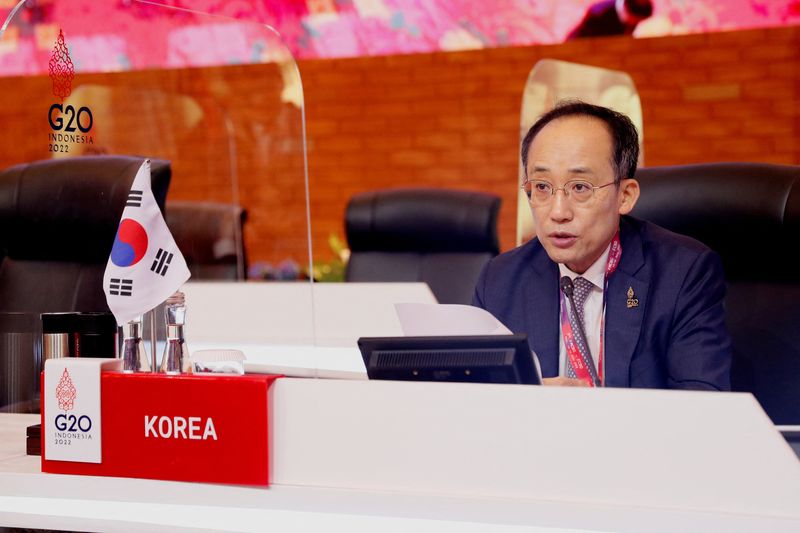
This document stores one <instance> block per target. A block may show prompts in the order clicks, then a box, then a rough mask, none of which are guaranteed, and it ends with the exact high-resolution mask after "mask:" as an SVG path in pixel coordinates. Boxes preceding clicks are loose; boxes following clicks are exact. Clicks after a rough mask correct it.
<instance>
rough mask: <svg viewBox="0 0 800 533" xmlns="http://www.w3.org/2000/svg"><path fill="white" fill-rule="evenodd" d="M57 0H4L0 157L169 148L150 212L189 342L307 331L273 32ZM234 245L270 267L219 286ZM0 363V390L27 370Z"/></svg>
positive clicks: (286, 113) (293, 93)
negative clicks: (177, 290)
mask: <svg viewBox="0 0 800 533" xmlns="http://www.w3.org/2000/svg"><path fill="white" fill-rule="evenodd" d="M71 4H72V2H70V0H59V1H58V2H54V3H52V4H48V12H47V13H46V16H43V15H42V13H41V10H40V8H41V6H40V5H39V4H38V3H35V2H29V3H27V4H26V3H25V2H20V3H19V4H18V5H16V6H14V8H13V9H9V10H8V11H7V12H6V13H7V17H8V20H7V21H6V23H5V25H4V27H5V31H4V36H1V37H0V61H2V62H3V64H4V65H12V66H13V65H18V66H19V69H18V70H19V73H20V74H24V75H26V77H25V78H24V79H23V78H20V79H19V80H10V79H6V80H5V81H4V80H2V79H0V87H24V88H25V94H24V95H20V94H6V95H5V98H4V101H5V102H19V103H20V105H19V122H20V124H22V123H23V122H24V123H25V127H24V128H22V131H24V132H25V134H24V138H23V139H20V142H19V143H17V145H16V146H15V147H14V148H13V149H12V148H10V147H9V146H6V147H5V149H3V148H0V169H5V168H8V167H10V166H12V165H15V164H21V163H27V162H32V161H38V160H46V159H67V158H85V157H92V156H96V155H133V156H141V157H146V158H152V159H160V160H166V161H169V162H170V165H171V170H172V178H171V183H170V187H169V192H168V195H167V202H166V219H167V223H168V225H170V229H171V231H172V233H173V235H174V236H175V239H176V242H177V244H178V246H179V248H181V251H182V252H183V255H184V257H185V258H186V260H187V264H188V265H189V267H190V270H192V272H193V273H194V275H193V277H192V279H190V281H189V283H188V284H187V285H186V286H185V288H186V291H185V292H186V294H187V301H186V305H187V327H186V331H187V342H188V345H189V348H190V350H191V351H194V350H195V349H199V348H221V347H236V346H232V345H237V344H238V345H240V346H246V347H250V348H253V347H255V346H266V345H270V344H272V345H286V346H295V347H299V346H313V345H314V344H315V338H316V335H315V329H314V300H313V290H312V284H313V280H312V279H311V276H310V275H309V274H310V273H311V271H312V257H311V254H312V246H311V241H310V238H311V231H310V213H309V206H310V202H309V183H308V171H307V168H308V167H307V161H306V138H305V112H304V107H303V106H304V98H303V87H302V82H301V79H300V73H299V69H298V67H297V64H296V62H295V60H294V58H293V57H292V54H291V52H290V51H289V49H288V48H287V47H286V46H285V45H284V43H283V41H282V39H281V37H280V35H279V34H278V33H277V32H276V31H275V30H274V29H273V28H271V27H269V26H266V25H264V24H260V23H258V22H255V21H249V20H241V19H233V18H228V17H224V16H219V15H212V14H207V13H202V12H199V11H191V10H187V9H181V8H177V7H175V6H172V5H162V4H160V3H158V2H143V1H139V0H131V2H129V3H128V4H127V6H126V8H125V10H124V11H123V13H122V15H119V13H120V11H119V8H118V6H117V8H116V11H115V13H116V14H117V16H116V17H105V18H103V16H102V14H103V10H104V7H103V4H104V3H103V2H99V3H97V6H98V7H97V10H98V12H97V13H79V12H76V11H75V10H74V9H73V6H72V5H71ZM2 15H3V12H0V17H2ZM120 16H121V17H122V18H120ZM34 22H35V24H34ZM98 25H99V26H100V27H101V28H102V27H103V26H105V27H107V31H102V29H101V30H98ZM12 70H13V68H12ZM12 82H14V83H12ZM15 84H16V85H15ZM14 126H15V125H14V124H10V125H8V127H14ZM228 208H229V209H230V210H231V211H230V212H229V213H228V212H227V211H226V210H227V209H228ZM238 208H241V209H242V210H243V211H244V213H245V215H241V214H240V213H241V212H240V211H237V210H236V209H238ZM230 213H233V214H232V215H231V214H230ZM229 215H230V216H229ZM215 217H216V218H215ZM243 218H244V219H245V220H246V222H245V223H244V231H242V226H241V220H242V219H243ZM223 219H224V220H223ZM0 231H6V229H4V228H0ZM109 244H110V243H109ZM0 257H1V256H0ZM245 259H246V260H247V262H249V263H250V265H263V264H272V265H280V267H279V268H272V269H270V268H262V269H250V274H251V277H252V276H255V277H256V278H259V279H258V280H256V279H250V280H248V283H226V284H225V285H224V286H223V285H222V283H221V282H223V281H243V280H244V278H245V275H246V273H247V270H248V269H247V267H248V265H247V264H246V263H245ZM226 261H227V263H226ZM203 262H208V263H211V264H215V263H220V262H221V264H223V265H227V266H229V267H230V268H227V270H226V269H224V268H206V269H203V268H201V267H203ZM195 263H196V264H195ZM198 265H199V266H198ZM195 266H197V267H198V268H194V267H195ZM275 272H279V275H274V273H275ZM264 278H279V280H278V281H275V280H274V279H271V281H269V282H268V281H266V280H265V279H264ZM195 296H196V298H195ZM0 297H2V295H0ZM73 310H74V309H65V311H73ZM48 311H53V310H52V309H51V310H48ZM12 318H14V317H12ZM193 318H194V319H196V320H193ZM158 321H159V323H160V322H162V321H163V316H158ZM6 322H9V323H12V322H14V323H16V322H19V321H15V320H11V319H9V321H6ZM217 332H219V333H217ZM144 338H145V339H147V335H145V337H144ZM15 339H16V337H15ZM14 342H16V340H15V341H14ZM148 350H150V348H149V347H148ZM4 351H6V352H8V350H5V349H4ZM156 351H157V355H158V358H159V359H160V357H161V349H160V347H157V350H156ZM256 351H257V350H256ZM2 356H3V357H4V358H6V357H7V354H3V355H2ZM248 356H249V354H248ZM257 357H258V356H257V355H256V358H257ZM15 364H16V363H15ZM9 365H10V363H9V364H6V365H5V366H4V367H3V368H4V377H3V379H4V381H5V384H4V386H5V387H6V388H7V389H8V388H9V387H11V386H12V385H11V384H12V383H13V384H14V385H13V386H14V387H16V386H17V385H16V383H17V382H18V381H20V380H29V378H28V377H27V374H25V375H24V376H23V375H21V374H20V373H19V372H16V371H14V370H12V371H11V372H16V374H17V375H16V376H12V375H9V374H8V373H7V371H8V368H12V366H13V365H12V366H9ZM14 368H16V367H14ZM28 387H29V388H30V389H31V390H32V387H33V385H32V384H30V385H28ZM9 390H10V389H9ZM15 390H16V389H15ZM16 396H18V395H16V393H15V400H19V398H16ZM7 403H9V402H7Z"/></svg>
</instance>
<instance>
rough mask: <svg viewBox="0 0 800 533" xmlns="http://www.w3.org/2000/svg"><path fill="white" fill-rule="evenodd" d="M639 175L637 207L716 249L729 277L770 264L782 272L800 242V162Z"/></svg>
mask: <svg viewBox="0 0 800 533" xmlns="http://www.w3.org/2000/svg"><path fill="white" fill-rule="evenodd" d="M636 178H637V179H638V181H639V184H640V185H641V190H642V194H641V197H640V198H639V201H638V203H637V205H636V208H635V209H634V211H633V213H632V214H633V215H634V216H637V217H639V218H643V219H646V220H649V221H651V222H654V223H656V224H658V225H660V226H663V227H665V228H667V229H669V230H671V231H674V232H676V233H682V234H684V235H688V236H690V237H693V238H695V239H697V240H699V241H701V242H703V243H704V244H705V245H707V246H708V247H710V248H712V249H713V250H715V251H716V252H717V253H719V254H720V255H721V256H722V259H723V262H724V263H725V270H726V274H727V276H728V278H729V279H731V278H749V277H751V276H752V274H753V273H754V272H763V271H764V269H765V268H767V269H769V270H771V271H772V272H775V274H776V275H779V274H778V271H779V270H781V269H783V268H785V267H786V266H787V265H788V264H790V261H789V258H790V256H793V255H794V253H795V252H794V250H795V249H796V248H797V244H798V243H799V241H800V236H799V235H800V234H798V231H800V185H798V184H800V166H788V165H770V164H763V163H709V164H697V165H681V166H668V167H651V168H641V169H639V170H638V171H637V173H636ZM784 274H788V272H784ZM773 279H774V278H773Z"/></svg>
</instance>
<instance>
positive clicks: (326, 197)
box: [0, 27, 800, 261]
mask: <svg viewBox="0 0 800 533" xmlns="http://www.w3.org/2000/svg"><path fill="white" fill-rule="evenodd" d="M542 58H553V59H562V60H566V61H573V62H578V63H585V64H590V65H595V66H600V67H606V68H612V69H617V70H625V71H627V72H628V73H629V74H630V75H631V77H632V78H633V80H634V82H635V83H636V85H637V87H638V89H639V93H640V95H641V99H642V106H643V113H644V140H645V142H644V144H645V155H646V162H647V164H648V165H649V166H653V165H668V164H680V163H693V162H708V161H764V162H773V163H786V164H800V89H799V88H800V71H798V67H799V66H800V27H790V28H777V29H767V30H750V31H740V32H732V33H713V34H704V35H689V36H680V37H666V38H657V39H630V38H624V37H620V38H607V39H592V40H583V41H576V42H571V43H565V44H562V45H556V46H542V47H522V48H504V49H494V50H481V51H473V52H459V53H436V54H420V55H408V56H391V57H376V58H357V59H337V60H318V61H304V62H301V63H300V71H301V74H302V76H303V84H304V88H305V102H306V116H307V129H308V143H309V144H308V146H309V151H308V156H309V171H310V177H311V188H312V193H311V205H312V211H313V213H312V225H313V238H314V242H315V246H314V248H315V255H316V256H318V257H319V258H326V257H330V251H329V250H328V246H327V242H326V241H327V237H328V235H329V234H331V233H338V234H340V235H343V233H344V229H343V226H342V220H343V216H344V208H345V204H346V202H347V200H348V198H350V196H351V195H352V194H354V193H357V192H359V191H363V190H367V189H375V188H385V187H395V186H436V187H454V188H463V189H475V190H484V191H489V192H493V193H495V194H498V195H500V196H501V197H502V198H503V209H502V210H501V217H500V225H499V226H500V227H499V230H500V235H501V244H502V247H503V248H504V249H508V248H510V247H511V246H513V242H514V234H515V227H514V225H515V220H516V213H515V208H516V203H515V202H516V196H515V194H516V179H517V177H516V172H517V143H518V129H519V111H520V104H521V95H522V89H523V87H524V84H525V81H526V78H527V76H528V73H529V71H530V69H531V68H532V66H533V65H534V64H535V63H536V61H538V60H539V59H542ZM270 68H272V67H270V66H249V67H232V68H231V69H230V70H225V71H223V70H221V69H191V70H183V71H146V72H133V73H123V74H108V75H94V76H82V77H81V81H82V82H83V83H86V82H89V81H93V82H96V83H110V84H120V85H127V86H131V85H135V86H137V87H145V88H147V87H161V88H166V89H167V90H171V91H177V92H181V93H183V94H191V95H194V96H196V97H197V98H198V99H199V101H201V103H202V102H204V101H205V100H204V98H205V99H208V98H211V99H216V100H217V101H220V102H221V103H222V106H223V107H224V109H225V113H227V116H228V117H229V118H230V120H231V121H232V123H233V124H234V125H235V126H236V127H237V134H236V143H237V150H238V151H239V154H240V155H239V159H238V164H239V173H240V175H241V176H242V182H241V191H242V197H241V201H242V203H243V204H244V205H245V206H247V207H248V209H249V211H250V213H251V218H250V223H249V226H248V229H247V234H246V242H247V246H248V252H249V255H250V258H251V260H270V261H280V260H282V259H284V258H286V257H290V256H293V257H296V258H298V259H301V260H302V258H303V257H304V247H303V237H304V228H303V221H302V218H300V217H294V218H292V217H289V218H286V217H280V216H274V213H276V212H280V210H281V209H283V208H285V207H286V206H292V207H293V208H294V209H295V210H296V211H297V212H298V213H301V212H302V209H301V208H302V202H303V199H302V195H301V194H299V193H300V192H301V191H300V190H299V189H298V188H297V185H296V183H295V180H294V177H295V176H297V173H298V172H300V171H301V159H300V157H299V154H300V150H299V145H298V142H297V138H298V137H297V136H298V134H299V132H298V131H297V123H298V122H297V119H298V117H297V115H296V112H295V111H293V109H292V108H291V106H283V107H280V108H275V102H276V101H278V99H277V97H276V96H275V94H276V91H278V90H279V87H274V86H269V87H261V86H260V85H259V82H258V80H260V79H266V76H264V75H263V72H265V71H264V70H261V69H270ZM222 80H224V82H223V81H222ZM47 83H48V80H47V79H46V78H45V79H41V78H5V79H0V92H2V93H3V94H15V95H16V98H17V100H16V101H17V102H20V105H16V106H13V105H9V104H8V103H7V104H6V105H5V106H4V107H3V109H0V123H2V124H4V127H5V129H6V134H7V136H6V139H5V142H4V143H3V144H2V145H0V164H2V166H5V165H8V164H12V163H16V162H19V161H25V160H30V159H36V158H42V157H47V155H48V154H46V153H42V147H41V139H40V138H39V137H41V136H42V134H41V130H40V129H39V130H36V131H37V132H39V133H35V134H34V133H32V132H29V131H28V130H30V128H32V127H33V126H31V125H30V124H31V120H30V115H29V111H26V110H27V109H30V105H32V103H31V102H28V101H27V99H29V95H30V94H32V93H35V92H36V91H42V90H44V91H46V90H47ZM4 100H5V102H9V99H4ZM26 105H27V106H28V107H26ZM170 109H171V108H170V107H167V108H165V109H164V111H163V112H166V113H170V112H173V113H174V112H177V111H170ZM214 109H216V108H215V107H214V106H213V105H211V104H209V105H208V108H207V109H206V114H205V118H204V120H206V121H207V122H208V124H211V125H210V126H209V127H206V128H205V129H204V130H203V131H204V133H203V134H202V135H199V136H198V135H197V134H196V133H195V134H193V135H191V136H188V137H187V138H186V139H183V140H181V141H180V142H179V143H178V146H179V148H181V149H180V150H179V151H178V152H176V153H174V154H170V155H169V156H170V157H171V159H172V160H173V166H174V168H175V178H174V184H173V188H172V191H171V197H172V198H176V199H177V198H186V199H200V198H206V197H213V194H212V193H211V192H209V191H212V190H213V188H214V187H213V184H214V176H213V172H212V171H211V170H209V168H208V167H209V166H210V165H212V163H211V162H213V161H219V160H220V159H219V158H220V157H224V156H225V155H224V154H225V153H227V152H226V150H227V142H226V141H225V140H224V135H223V134H222V133H223V132H222V130H221V129H220V128H221V126H220V124H221V122H220V121H219V120H218V118H219V117H217V118H215V115H214V113H219V111H218V110H217V111H214ZM37 112H38V111H37ZM131 112H132V113H135V111H131ZM42 113H44V112H42ZM42 116H44V115H42ZM253 116H258V117H262V118H263V117H266V116H270V117H272V116H274V117H275V118H274V120H273V119H271V120H272V125H274V126H276V127H279V128H284V129H285V130H286V131H285V137H286V139H289V142H288V145H287V143H286V142H284V143H283V144H280V146H279V147H276V146H277V145H278V144H279V143H275V142H272V143H271V144H270V143H266V144H265V142H264V138H263V135H259V133H258V131H257V129H258V128H257V126H258V125H257V124H256V122H258V121H253V120H252V117H253ZM37 120H38V119H37ZM259 120H261V119H259ZM124 122H125V121H120V124H119V126H115V127H118V128H122V127H123V123H124ZM37 127H38V126H37ZM124 127H125V128H130V127H131V124H130V123H126V124H125V126H124ZM26 128H27V130H26ZM12 131H13V132H15V133H14V135H9V134H10V132H12ZM29 139H33V140H32V141H29ZM273 141H274V139H273ZM278 148H280V149H278ZM265 160H268V161H270V162H271V163H269V164H270V165H272V166H270V171H269V173H268V174H267V175H263V174H258V172H255V171H254V170H253V169H256V168H261V166H260V165H263V162H264V161H265ZM257 174H258V175H257Z"/></svg>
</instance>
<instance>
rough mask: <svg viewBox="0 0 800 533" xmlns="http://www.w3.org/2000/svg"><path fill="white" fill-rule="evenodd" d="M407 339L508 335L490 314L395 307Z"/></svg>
mask: <svg viewBox="0 0 800 533" xmlns="http://www.w3.org/2000/svg"><path fill="white" fill-rule="evenodd" d="M394 308H395V310H396V311H397V316H398V318H399V319H400V327H402V328H403V334H404V335H405V336H407V337H428V336H432V335H437V336H438V335H511V331H510V330H509V329H508V328H507V327H505V326H504V325H503V323H502V322H500V321H499V320H497V319H496V318H495V317H494V316H493V315H492V314H491V313H490V312H489V311H487V310H485V309H481V308H480V307H473V306H471V305H456V304H421V303H401V304H394Z"/></svg>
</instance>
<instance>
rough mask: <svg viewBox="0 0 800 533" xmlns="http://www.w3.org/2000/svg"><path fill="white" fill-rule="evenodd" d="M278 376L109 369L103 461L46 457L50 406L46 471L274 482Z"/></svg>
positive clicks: (105, 384)
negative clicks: (272, 393) (272, 407)
mask: <svg viewBox="0 0 800 533" xmlns="http://www.w3.org/2000/svg"><path fill="white" fill-rule="evenodd" d="M278 377H279V376H268V375H246V376H217V375H214V376H209V375H180V376H167V375H163V374H123V373H119V372H104V373H103V374H102V377H101V385H100V395H101V402H102V405H101V417H102V463H100V464H93V463H78V462H69V461H52V460H49V461H48V460H46V459H45V442H46V431H47V428H46V427H45V424H44V410H45V408H47V407H48V406H46V405H43V406H42V422H43V423H42V472H50V473H55V474H83V475H93V476H114V477H135V478H148V479H163V480H173V481H195V482H206V483H229V484H236V485H262V486H266V485H269V450H268V423H267V422H268V421H267V418H268V408H267V402H268V394H267V393H268V389H269V386H270V384H271V383H272V382H273V381H274V380H275V379H277V378H278ZM42 382H43V384H42V390H44V373H43V374H42ZM42 397H44V395H43V396H42Z"/></svg>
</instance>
